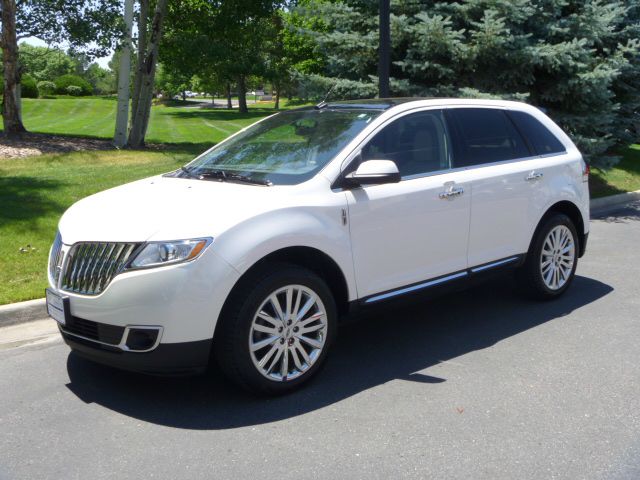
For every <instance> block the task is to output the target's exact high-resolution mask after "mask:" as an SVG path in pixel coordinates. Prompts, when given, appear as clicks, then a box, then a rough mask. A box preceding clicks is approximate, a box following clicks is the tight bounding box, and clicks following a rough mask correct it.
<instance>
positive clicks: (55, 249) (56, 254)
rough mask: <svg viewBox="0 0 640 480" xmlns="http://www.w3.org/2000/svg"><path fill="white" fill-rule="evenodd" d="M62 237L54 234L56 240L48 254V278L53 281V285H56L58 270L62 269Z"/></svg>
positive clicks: (58, 276) (58, 275)
mask: <svg viewBox="0 0 640 480" xmlns="http://www.w3.org/2000/svg"><path fill="white" fill-rule="evenodd" d="M62 257H63V255H62V237H61V236H60V232H58V233H57V234H56V238H55V240H54V241H53V245H51V253H50V254H49V276H50V277H51V279H52V280H53V284H54V285H58V279H59V278H60V269H61V267H62V265H61V264H62Z"/></svg>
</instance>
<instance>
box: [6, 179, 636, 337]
mask: <svg viewBox="0 0 640 480" xmlns="http://www.w3.org/2000/svg"><path fill="white" fill-rule="evenodd" d="M638 200H640V190H637V191H635V192H627V193H621V194H619V195H611V196H609V197H603V198H596V199H594V200H591V215H592V216H594V215H599V214H602V213H604V212H606V211H610V210H613V209H615V208H617V207H619V206H621V205H624V204H627V203H631V202H635V201H638ZM43 318H47V311H46V305H45V301H44V298H39V299H37V300H29V301H27V302H19V303H11V304H9V305H0V327H5V326H8V325H15V324H18V323H26V322H32V321H35V320H41V319H43Z"/></svg>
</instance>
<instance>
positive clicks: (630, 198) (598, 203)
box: [590, 190, 640, 216]
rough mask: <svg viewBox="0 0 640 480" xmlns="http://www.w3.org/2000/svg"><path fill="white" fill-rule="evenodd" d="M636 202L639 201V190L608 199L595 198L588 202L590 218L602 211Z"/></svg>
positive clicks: (611, 196)
mask: <svg viewBox="0 0 640 480" xmlns="http://www.w3.org/2000/svg"><path fill="white" fill-rule="evenodd" d="M638 200H640V190H636V191H635V192H625V193H620V194H618V195H610V196H608V197H602V198H595V199H593V200H591V202H590V207H591V216H593V215H598V214H600V213H602V212H604V211H607V210H611V209H613V208H617V207H619V206H620V205H624V204H627V203H632V202H635V201H638Z"/></svg>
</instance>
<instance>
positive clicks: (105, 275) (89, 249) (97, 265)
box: [61, 242, 138, 295]
mask: <svg viewBox="0 0 640 480" xmlns="http://www.w3.org/2000/svg"><path fill="white" fill-rule="evenodd" d="M137 246H138V244H137V243H114V242H84V243H76V244H75V245H74V246H73V247H71V250H70V251H69V253H68V254H67V259H66V261H65V266H64V274H63V277H62V285H61V288H62V290H66V291H68V292H74V293H80V294H84V295H97V294H99V293H100V292H102V291H103V290H104V289H105V288H106V287H107V285H109V282H111V280H112V279H113V277H115V276H116V275H117V274H118V273H120V272H121V271H122V270H123V269H124V267H125V266H126V264H127V261H128V260H129V257H130V256H131V253H132V252H133V251H134V250H135V248H136V247H137Z"/></svg>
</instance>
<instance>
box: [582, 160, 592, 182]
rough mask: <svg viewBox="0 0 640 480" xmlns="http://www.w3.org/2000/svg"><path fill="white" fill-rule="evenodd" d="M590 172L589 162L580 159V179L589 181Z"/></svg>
mask: <svg viewBox="0 0 640 480" xmlns="http://www.w3.org/2000/svg"><path fill="white" fill-rule="evenodd" d="M590 173H591V167H590V166H589V164H588V163H587V162H585V161H584V160H583V161H582V181H583V182H588V181H589V174H590Z"/></svg>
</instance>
